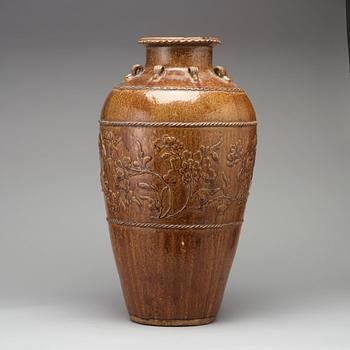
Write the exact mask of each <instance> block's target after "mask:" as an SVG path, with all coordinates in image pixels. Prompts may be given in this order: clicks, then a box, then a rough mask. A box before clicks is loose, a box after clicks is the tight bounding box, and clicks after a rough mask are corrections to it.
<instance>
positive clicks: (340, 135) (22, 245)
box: [0, 0, 350, 350]
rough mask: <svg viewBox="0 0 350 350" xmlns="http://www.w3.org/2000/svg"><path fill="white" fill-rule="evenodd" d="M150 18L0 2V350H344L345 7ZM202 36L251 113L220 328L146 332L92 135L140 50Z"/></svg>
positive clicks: (152, 4) (97, 7) (348, 172)
mask: <svg viewBox="0 0 350 350" xmlns="http://www.w3.org/2000/svg"><path fill="white" fill-rule="evenodd" d="M147 3H148V4H149V7H147V8H146V7H145V5H144V4H145V2H137V1H135V0H129V1H127V2H124V3H122V2H117V1H107V0H104V1H99V2H96V1H74V2H72V1H68V0H67V1H66V0H62V1H59V2H54V1H52V2H49V1H39V0H35V1H31V2H25V1H21V0H13V1H11V2H10V1H7V2H6V1H2V2H1V9H0V39H1V40H0V45H1V58H0V117H1V126H0V159H1V165H2V166H1V171H0V180H1V181H0V193H1V197H0V198H1V200H0V213H1V220H0V349H1V350H3V349H4V350H8V349H10V350H12V349H13V350H17V349H25V350H29V349H35V350H41V349H43V350H44V349H45V350H46V349H74V350H78V349H84V350H85V349H123V345H124V346H125V347H126V346H127V347H128V348H130V349H132V348H140V347H143V348H145V349H148V348H149V349H165V348H167V349H173V348H174V349H175V348H176V349H178V348H181V349H193V347H196V348H197V347H199V346H201V347H202V348H207V349H234V348H237V349H269V350H270V349H332V350H334V349H344V350H345V349H349V348H350V336H349V325H350V273H349V266H350V254H349V247H350V235H349V208H350V207H349V195H350V189H349V178H350V164H349V159H350V158H349V153H350V141H349V140H350V139H349V134H350V78H349V74H348V63H347V52H346V36H345V12H344V2H343V1H334V0H329V1H326V0H325V1H319V0H317V1H316V0H308V1H305V0H295V1H288V0H264V1H260V0H248V1H247V0H235V1H217V0H216V1H209V0H207V1H202V2H201V6H198V2H188V1H182V0H178V1H177V2H176V4H177V5H176V6H177V7H175V5H174V2H172V3H173V5H171V3H170V2H167V1H155V0H151V1H147ZM169 11H170V12H169ZM170 14H171V15H170ZM135 18H136V19H137V21H135ZM179 18H181V21H179ZM203 33H204V34H214V35H218V36H220V37H222V39H223V41H224V45H222V46H221V47H217V48H216V49H215V58H214V61H215V64H220V65H224V66H225V67H226V68H227V70H228V71H229V72H230V73H231V74H232V75H233V76H234V78H235V80H236V81H237V82H238V83H239V84H241V85H242V87H244V88H245V89H246V90H247V91H248V93H249V95H250V96H251V99H252V101H253V103H254V105H255V108H256V111H257V116H258V121H259V138H258V155H257V162H256V169H255V175H254V181H253V187H252V190H251V196H250V198H249V204H248V207H247V212H246V218H245V219H246V222H245V224H244V226H243V230H242V236H241V240H240V244H239V247H238V254H237V256H236V260H235V264H234V268H233V270H232V273H231V278H230V281H229V283H228V286H227V292H226V295H225V300H224V304H223V307H222V310H221V313H220V314H219V318H218V320H217V322H216V323H214V324H212V325H208V326H203V327H190V328H159V327H146V326H140V325H136V324H133V323H130V322H129V321H128V320H127V314H126V311H125V307H124V304H123V300H122V297H121V295H120V287H119V284H118V282H117V275H116V272H115V267H114V262H113V258H112V252H111V248H110V243H109V237H108V234H107V225H106V222H105V219H104V217H105V213H104V207H103V201H102V194H101V191H100V187H99V174H98V168H99V162H98V154H97V120H98V117H99V112H100V108H101V105H102V103H103V100H104V98H105V96H106V94H107V92H108V90H109V89H110V87H111V86H112V85H114V84H116V83H117V82H118V80H119V79H120V77H121V76H122V75H123V74H126V73H127V72H128V70H129V67H130V65H131V64H133V63H142V62H143V60H144V57H143V55H144V50H143V48H141V47H137V45H136V43H135V41H136V39H137V37H138V36H139V35H145V34H147V35H150V34H153V35H162V34H163V35H164V34H168V35H176V34H177V35H186V34H191V35H194V34H203Z"/></svg>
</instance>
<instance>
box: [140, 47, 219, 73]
mask: <svg viewBox="0 0 350 350" xmlns="http://www.w3.org/2000/svg"><path fill="white" fill-rule="evenodd" d="M212 52H213V49H212V47H211V46H187V45H186V46H147V48H146V67H154V66H156V65H161V66H164V67H182V68H183V67H191V66H195V67H198V69H208V68H211V67H212Z"/></svg>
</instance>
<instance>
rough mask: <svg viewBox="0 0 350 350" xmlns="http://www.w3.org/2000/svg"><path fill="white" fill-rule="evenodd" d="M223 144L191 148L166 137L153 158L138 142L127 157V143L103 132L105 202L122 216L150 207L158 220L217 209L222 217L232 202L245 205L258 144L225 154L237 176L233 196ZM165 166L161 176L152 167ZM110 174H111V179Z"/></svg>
mask: <svg viewBox="0 0 350 350" xmlns="http://www.w3.org/2000/svg"><path fill="white" fill-rule="evenodd" d="M222 142H223V140H222V139H219V140H218V141H217V142H216V143H214V144H212V145H201V146H200V147H199V149H197V150H195V151H191V150H189V149H186V148H185V146H184V144H183V142H181V141H180V140H179V139H178V138H176V137H174V136H170V135H168V134H166V135H163V136H162V137H160V138H159V139H157V140H155V141H154V142H153V148H154V151H155V152H154V158H152V157H151V156H150V155H146V154H145V153H144V151H143V147H142V144H141V142H140V141H139V140H136V142H135V144H136V147H135V149H134V152H132V151H131V152H130V154H125V152H126V148H125V146H124V145H123V142H122V139H121V138H120V137H119V136H117V135H114V134H113V132H112V131H111V130H109V129H104V130H102V131H101V134H100V154H101V182H102V189H103V191H104V193H105V195H106V200H107V202H108V204H109V206H110V208H111V210H112V212H114V213H117V212H119V211H120V210H127V208H128V207H130V206H131V205H135V206H136V207H138V208H140V209H141V208H145V207H146V208H148V209H149V210H150V212H151V217H153V218H158V219H162V218H170V217H175V216H177V215H179V214H181V213H182V212H184V211H186V210H204V209H205V208H207V207H208V206H211V205H213V206H214V208H215V209H216V211H217V212H218V214H222V213H224V212H225V211H226V209H227V208H228V207H229V206H230V205H231V204H233V203H237V204H242V203H244V201H245V200H246V197H247V195H248V190H249V185H250V182H251V174H252V170H253V166H254V154H255V146H254V147H251V148H249V149H248V150H247V149H245V147H244V146H243V144H242V142H241V140H238V141H237V142H235V143H233V144H232V145H231V146H230V149H229V153H228V154H227V156H226V163H227V166H228V167H229V168H234V169H235V171H236V172H237V181H238V183H239V184H240V186H237V188H238V190H237V191H236V193H232V189H231V187H230V185H229V181H228V178H227V175H226V174H225V172H224V171H223V169H222V166H220V156H219V154H220V148H221V145H222ZM155 159H156V160H157V161H158V160H159V161H160V162H165V164H167V166H168V170H167V171H166V172H165V173H164V174H161V173H159V172H157V171H155V170H154V168H153V167H152V166H151V165H152V164H153V162H154V160H155ZM107 174H109V175H107ZM178 186H181V187H182V188H183V191H180V192H181V193H185V196H184V198H183V202H182V204H181V206H180V207H175V204H174V203H176V201H175V200H174V198H175V196H176V193H178V192H177V191H175V188H179V187H178Z"/></svg>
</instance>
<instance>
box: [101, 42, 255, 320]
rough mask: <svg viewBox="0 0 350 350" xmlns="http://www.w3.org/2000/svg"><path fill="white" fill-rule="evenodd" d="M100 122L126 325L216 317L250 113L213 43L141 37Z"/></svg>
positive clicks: (242, 189)
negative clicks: (138, 58) (140, 57)
mask: <svg viewBox="0 0 350 350" xmlns="http://www.w3.org/2000/svg"><path fill="white" fill-rule="evenodd" d="M139 43H141V44H143V45H145V46H146V64H145V65H144V66H143V65H139V64H135V65H133V66H132V67H131V73H130V74H128V75H126V77H125V79H124V81H123V82H122V83H121V84H120V85H119V86H117V87H114V88H113V89H112V91H111V92H110V94H109V96H108V97H107V99H106V102H105V104H104V106H103V109H102V114H101V120H100V135H99V147H100V159H101V183H102V190H103V192H104V197H105V203H106V211H107V220H108V224H109V231H110V237H111V241H112V246H113V251H114V255H115V260H116V264H117V267H118V271H119V276H120V280H121V285H122V289H123V294H124V297H125V301H126V305H127V308H128V312H129V315H130V318H131V320H132V321H135V322H139V323H143V324H151V325H165V326H182V325H201V324H206V323H209V322H211V321H213V320H214V319H215V317H216V315H217V312H218V310H219V307H220V303H221V301H222V298H223V294H224V289H225V285H226V281H227V278H228V275H229V271H230V268H231V265H232V261H233V258H234V255H235V251H236V248H237V243H238V238H239V234H240V230H241V225H242V221H243V214H244V209H245V205H246V201H247V197H248V193H249V187H250V183H251V180H252V174H253V167H254V160H255V149H256V119H255V112H254V109H253V107H252V104H251V102H250V101H249V99H248V97H247V95H246V93H245V92H244V91H243V90H242V89H241V88H240V87H238V86H237V85H236V84H235V83H234V82H233V81H232V79H231V78H230V77H229V75H228V74H227V72H226V70H225V69H224V68H223V67H221V66H216V67H213V65H212V50H213V46H214V45H215V44H218V43H220V41H219V39H218V38H214V37H145V38H141V39H140V40H139Z"/></svg>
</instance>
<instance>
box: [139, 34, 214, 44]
mask: <svg viewBox="0 0 350 350" xmlns="http://www.w3.org/2000/svg"><path fill="white" fill-rule="evenodd" d="M138 43H139V44H143V45H147V46H173V45H191V46H212V45H216V44H221V40H220V39H219V38H217V37H215V36H144V37H142V38H140V39H139V40H138Z"/></svg>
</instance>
